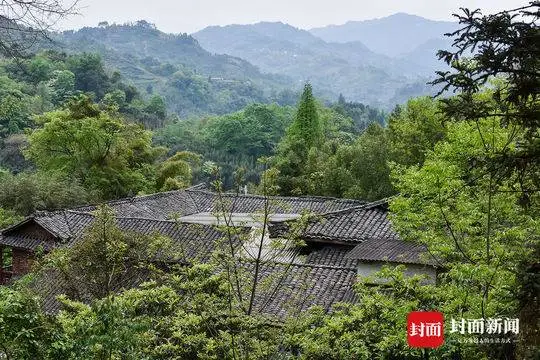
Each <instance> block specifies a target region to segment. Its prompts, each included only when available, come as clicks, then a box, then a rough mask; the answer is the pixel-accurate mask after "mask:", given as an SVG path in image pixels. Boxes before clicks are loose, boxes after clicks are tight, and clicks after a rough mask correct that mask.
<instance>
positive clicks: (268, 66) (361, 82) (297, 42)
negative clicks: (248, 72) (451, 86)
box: [192, 22, 432, 108]
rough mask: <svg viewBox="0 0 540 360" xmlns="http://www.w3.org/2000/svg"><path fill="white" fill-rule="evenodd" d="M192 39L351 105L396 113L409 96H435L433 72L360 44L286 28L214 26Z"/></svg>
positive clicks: (278, 24)
mask: <svg viewBox="0 0 540 360" xmlns="http://www.w3.org/2000/svg"><path fill="white" fill-rule="evenodd" d="M192 35H193V37H194V38H196V39H197V40H198V41H199V43H200V44H201V46H203V47H204V48H205V49H207V50H209V51H211V52H213V53H216V54H228V55H232V56H237V57H240V58H243V59H246V60H247V61H249V62H250V63H252V64H254V65H256V66H258V67H259V68H260V69H261V71H263V72H269V73H276V74H281V75H286V76H288V77H290V78H292V79H293V80H295V81H296V82H303V81H306V80H309V81H311V82H312V83H313V85H314V87H315V89H316V90H317V89H319V92H321V90H326V91H325V92H324V93H325V94H328V96H331V97H334V98H336V97H337V95H338V94H339V93H343V94H344V95H345V96H346V97H347V98H349V99H351V100H355V101H360V102H364V103H366V104H370V105H375V106H379V107H384V108H391V107H393V106H394V105H395V101H399V99H401V98H402V97H403V94H408V95H410V96H415V95H421V94H426V93H429V89H428V88H427V87H426V86H424V85H425V83H426V82H427V80H428V79H427V77H428V75H429V74H430V73H432V72H431V68H429V67H425V66H423V65H418V64H416V63H413V62H410V61H409V60H408V59H394V58H391V57H388V56H385V55H381V54H377V53H375V52H373V51H371V50H370V49H369V48H368V47H367V46H365V45H364V44H363V43H362V42H360V41H354V42H347V43H332V42H326V41H324V40H322V39H320V38H319V37H317V36H315V35H313V34H312V33H310V32H308V31H306V30H302V29H298V28H295V27H293V26H291V25H287V24H284V23H281V22H274V23H270V22H261V23H257V24H251V25H227V26H211V27H207V28H205V29H203V30H201V31H199V32H196V33H194V34H192ZM413 58H414V57H413ZM411 85H414V86H411ZM404 89H409V90H410V89H416V90H414V91H413V92H412V93H408V92H407V90H404ZM417 90H418V91H417ZM396 96H397V98H396ZM398 98H399V99H398Z"/></svg>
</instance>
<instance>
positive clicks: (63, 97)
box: [49, 70, 75, 105]
mask: <svg viewBox="0 0 540 360" xmlns="http://www.w3.org/2000/svg"><path fill="white" fill-rule="evenodd" d="M49 86H50V87H51V88H52V95H53V96H52V101H53V104H55V105H62V104H64V103H65V102H66V101H67V100H68V99H69V98H71V97H72V96H73V95H75V74H73V73H72V72H71V71H69V70H55V71H53V74H52V77H51V79H50V80H49Z"/></svg>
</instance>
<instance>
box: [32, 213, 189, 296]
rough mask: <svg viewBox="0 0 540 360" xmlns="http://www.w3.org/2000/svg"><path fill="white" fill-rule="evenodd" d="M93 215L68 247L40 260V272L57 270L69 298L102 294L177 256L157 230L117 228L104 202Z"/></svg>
mask: <svg viewBox="0 0 540 360" xmlns="http://www.w3.org/2000/svg"><path fill="white" fill-rule="evenodd" d="M94 215H95V218H94V220H93V222H92V224H91V225H90V227H89V228H88V230H87V231H86V232H85V234H84V236H83V237H82V238H81V239H80V241H78V242H77V243H76V244H75V245H73V246H72V247H71V248H62V249H57V250H55V251H53V252H52V253H51V254H49V255H48V256H47V257H46V258H45V259H44V261H43V264H41V272H42V273H43V274H46V273H47V272H49V271H54V272H56V273H58V274H59V275H58V276H60V277H61V278H62V280H63V281H62V283H63V284H64V288H63V290H64V291H65V293H66V294H68V295H69V296H71V299H73V300H79V301H89V300H92V299H101V298H106V297H107V296H110V295H113V294H114V293H115V292H118V291H121V290H122V289H123V288H130V287H133V286H136V285H137V284H138V283H141V282H143V281H144V280H146V279H148V277H149V276H150V275H149V274H150V272H151V271H152V270H153V269H155V268H156V267H157V266H159V263H160V261H161V263H162V264H165V263H167V262H171V263H174V262H175V261H176V260H177V259H176V257H175V256H176V254H173V252H172V251H173V250H172V248H171V243H170V240H169V239H167V238H165V237H163V236H160V235H159V234H157V233H156V234H151V235H144V234H140V233H134V232H129V231H125V230H122V229H120V228H119V227H118V225H117V223H116V215H115V213H114V210H112V209H111V208H108V207H107V206H101V207H99V208H98V209H97V210H96V211H95V214H94ZM178 250H180V249H178ZM38 281H39V279H38Z"/></svg>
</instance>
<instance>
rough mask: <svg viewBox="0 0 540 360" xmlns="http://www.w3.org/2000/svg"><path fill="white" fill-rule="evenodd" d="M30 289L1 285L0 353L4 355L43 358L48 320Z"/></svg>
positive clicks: (45, 353) (48, 337)
mask: <svg viewBox="0 0 540 360" xmlns="http://www.w3.org/2000/svg"><path fill="white" fill-rule="evenodd" d="M39 301H40V299H39V298H38V297H37V296H35V295H34V294H32V293H31V292H29V291H27V290H24V289H21V290H18V289H13V288H9V287H6V286H0V354H1V356H2V357H4V358H5V359H28V360H29V359H35V358H42V359H43V358H46V355H47V350H48V348H47V343H48V341H50V340H52V338H51V337H50V332H49V330H50V323H49V322H48V321H47V318H46V316H45V314H43V312H42V311H41V309H40V303H39Z"/></svg>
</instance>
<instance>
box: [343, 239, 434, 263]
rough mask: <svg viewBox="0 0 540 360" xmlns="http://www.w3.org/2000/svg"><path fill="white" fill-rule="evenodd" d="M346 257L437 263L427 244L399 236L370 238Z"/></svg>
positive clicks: (397, 261)
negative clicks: (404, 239)
mask: <svg viewBox="0 0 540 360" xmlns="http://www.w3.org/2000/svg"><path fill="white" fill-rule="evenodd" d="M345 258H347V259H351V260H363V261H385V262H386V261H388V262H394V263H404V264H427V265H435V264H436V260H435V259H434V258H433V257H431V256H430V255H429V253H427V251H426V247H425V246H423V245H418V244H414V243H411V242H407V241H403V240H400V239H398V238H397V237H388V238H383V239H381V238H371V239H368V240H366V241H364V242H363V243H361V244H358V245H356V246H355V247H354V249H352V250H351V251H350V252H349V253H348V254H347V255H345Z"/></svg>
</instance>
